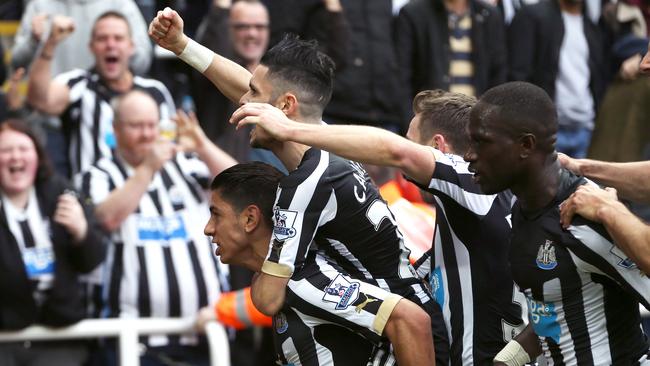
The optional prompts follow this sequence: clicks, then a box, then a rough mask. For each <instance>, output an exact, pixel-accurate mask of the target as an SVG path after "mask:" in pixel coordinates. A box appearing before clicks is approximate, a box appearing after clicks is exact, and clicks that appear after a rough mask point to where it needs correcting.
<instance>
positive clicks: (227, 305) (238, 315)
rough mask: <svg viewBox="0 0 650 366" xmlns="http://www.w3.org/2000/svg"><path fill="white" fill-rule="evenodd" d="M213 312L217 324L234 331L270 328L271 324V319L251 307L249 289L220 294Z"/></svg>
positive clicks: (251, 301)
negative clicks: (215, 314) (219, 323)
mask: <svg viewBox="0 0 650 366" xmlns="http://www.w3.org/2000/svg"><path fill="white" fill-rule="evenodd" d="M214 310H215V312H216V313H217V320H218V321H219V322H221V323H223V324H224V325H227V326H230V327H233V328H235V329H245V328H250V327H252V326H262V327H270V326H271V324H272V318H271V317H270V316H266V315H264V314H262V313H261V312H260V311H259V310H257V308H256V307H255V305H253V299H252V298H251V288H250V287H246V288H244V289H241V290H237V291H230V292H225V293H222V294H221V297H219V301H217V303H216V304H215V306H214Z"/></svg>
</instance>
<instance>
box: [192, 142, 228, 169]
mask: <svg viewBox="0 0 650 366" xmlns="http://www.w3.org/2000/svg"><path fill="white" fill-rule="evenodd" d="M197 154H198V155H199V159H201V160H202V161H203V162H204V163H205V165H207V166H208V169H209V170H210V173H211V174H212V175H217V174H219V173H221V172H222V171H223V170H225V169H228V168H230V167H231V166H233V165H235V164H237V160H235V159H233V158H232V156H230V155H228V153H226V152H225V151H223V150H221V149H220V148H219V147H218V146H217V145H215V144H214V143H213V142H212V141H210V140H209V139H207V138H206V139H205V141H204V143H203V146H201V148H199V149H197Z"/></svg>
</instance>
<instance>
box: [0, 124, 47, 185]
mask: <svg viewBox="0 0 650 366" xmlns="http://www.w3.org/2000/svg"><path fill="white" fill-rule="evenodd" d="M37 169H38V153H37V152H36V146H34V141H32V139H31V138H30V137H29V136H27V135H25V134H24V133H22V132H18V131H14V130H4V131H2V132H0V188H1V190H2V192H4V193H5V194H7V195H8V196H11V195H15V194H20V193H24V192H26V191H27V190H28V189H30V188H31V187H32V186H33V185H34V180H35V179H36V171H37Z"/></svg>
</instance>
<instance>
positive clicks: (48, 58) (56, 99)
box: [27, 15, 74, 115]
mask: <svg viewBox="0 0 650 366" xmlns="http://www.w3.org/2000/svg"><path fill="white" fill-rule="evenodd" d="M73 31H74V22H73V21H72V19H71V18H68V17H64V16H59V15H57V16H55V17H54V18H53V19H52V25H51V30H50V36H49V37H48V39H47V41H45V45H44V46H43V49H42V51H41V53H40V54H39V55H38V56H37V57H36V58H35V59H34V62H33V63H32V68H31V70H30V72H29V89H28V91H27V101H28V102H29V104H30V105H31V106H32V107H34V108H36V109H38V110H40V111H41V112H44V113H47V114H52V115H58V114H61V113H62V112H63V111H64V110H65V108H66V107H67V106H68V104H69V103H70V98H69V95H70V89H69V88H68V86H67V85H65V84H62V83H59V82H57V81H55V80H52V75H51V70H50V69H51V66H52V57H53V56H54V50H55V49H56V46H57V45H58V44H59V43H61V41H63V40H64V39H65V38H66V37H67V36H68V35H70V33H72V32H73Z"/></svg>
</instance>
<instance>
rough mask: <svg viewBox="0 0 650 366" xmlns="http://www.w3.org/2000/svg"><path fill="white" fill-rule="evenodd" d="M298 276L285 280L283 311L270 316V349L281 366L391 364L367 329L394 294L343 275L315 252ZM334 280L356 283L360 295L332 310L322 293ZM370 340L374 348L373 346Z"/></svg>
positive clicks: (384, 349)
mask: <svg viewBox="0 0 650 366" xmlns="http://www.w3.org/2000/svg"><path fill="white" fill-rule="evenodd" d="M299 274H300V278H295V279H292V280H291V281H289V284H288V286H287V301H286V303H285V306H284V308H283V309H282V310H281V312H280V313H279V314H277V315H276V316H275V317H274V333H275V347H276V352H277V354H278V355H279V356H280V361H281V362H282V363H283V364H291V365H314V366H321V365H322V366H325V365H365V364H366V363H367V364H368V365H378V366H391V365H394V364H395V358H394V356H393V354H392V351H391V349H390V347H388V346H386V345H384V344H382V343H381V341H382V338H381V337H380V336H379V335H378V334H376V333H373V332H372V331H371V330H369V328H372V323H373V321H375V319H376V315H377V313H378V312H379V309H380V304H382V302H383V300H384V299H386V298H389V297H394V296H395V295H393V294H390V293H388V292H386V291H384V290H381V289H379V288H378V287H375V286H373V285H369V284H367V283H364V282H360V281H355V280H354V279H352V278H350V277H348V276H346V275H344V274H342V273H341V271H340V268H339V267H338V266H336V264H334V263H332V262H330V261H329V260H328V259H326V258H324V257H322V256H320V255H318V254H315V252H314V251H310V253H309V254H308V258H307V259H306V261H305V265H304V266H303V268H302V269H301V271H300V272H299ZM339 276H343V277H344V278H346V279H347V280H348V281H349V282H350V283H356V284H358V285H359V288H358V294H359V295H358V298H357V300H355V301H354V302H353V303H350V304H349V306H346V309H338V310H336V309H335V304H333V303H332V302H329V301H326V300H324V296H325V294H326V293H327V291H326V290H325V288H326V287H328V286H329V285H330V283H332V281H335V282H336V280H338V279H339ZM306 299H309V301H307V300H306ZM368 299H372V301H368ZM357 308H358V311H357ZM361 335H363V336H364V338H365V339H364V338H362V337H361ZM371 341H372V342H373V343H377V344H378V345H377V346H373V343H371Z"/></svg>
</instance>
